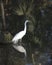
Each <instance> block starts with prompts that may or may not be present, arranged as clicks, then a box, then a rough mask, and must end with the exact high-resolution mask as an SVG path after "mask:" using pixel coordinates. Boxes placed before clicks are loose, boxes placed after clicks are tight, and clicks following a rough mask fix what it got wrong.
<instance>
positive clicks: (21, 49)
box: [13, 45, 26, 56]
mask: <svg viewBox="0 0 52 65" xmlns="http://www.w3.org/2000/svg"><path fill="white" fill-rule="evenodd" d="M13 47H14V48H15V49H16V50H17V51H19V52H21V53H24V54H25V56H26V50H25V48H24V47H23V46H21V45H19V46H16V45H13Z"/></svg>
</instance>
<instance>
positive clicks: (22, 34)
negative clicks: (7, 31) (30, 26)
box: [12, 20, 29, 44]
mask: <svg viewBox="0 0 52 65" xmlns="http://www.w3.org/2000/svg"><path fill="white" fill-rule="evenodd" d="M27 22H29V21H28V20H26V21H25V24H24V26H25V27H24V30H23V31H20V32H19V33H17V34H16V35H15V36H14V38H13V39H12V42H13V43H14V44H16V43H18V40H20V39H22V38H23V36H24V35H25V34H26V24H27Z"/></svg>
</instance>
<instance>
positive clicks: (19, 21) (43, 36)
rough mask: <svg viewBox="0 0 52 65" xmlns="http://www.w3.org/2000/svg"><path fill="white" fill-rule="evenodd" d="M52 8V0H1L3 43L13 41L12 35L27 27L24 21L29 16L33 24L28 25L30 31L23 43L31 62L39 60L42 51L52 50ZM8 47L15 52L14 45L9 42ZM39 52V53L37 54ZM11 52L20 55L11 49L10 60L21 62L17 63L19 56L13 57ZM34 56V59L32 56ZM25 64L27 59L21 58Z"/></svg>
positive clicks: (1, 33)
mask: <svg viewBox="0 0 52 65" xmlns="http://www.w3.org/2000/svg"><path fill="white" fill-rule="evenodd" d="M51 8H52V2H51V1H48V0H1V1H0V42H2V41H3V40H4V42H6V41H7V42H8V41H11V39H12V37H13V36H14V35H15V34H16V33H17V32H19V31H21V30H22V29H23V28H24V21H25V20H26V19H29V20H30V23H29V24H28V25H27V26H28V27H27V29H28V30H27V34H26V35H25V36H24V38H23V40H22V43H23V45H24V47H25V48H26V50H27V54H28V58H27V59H28V62H32V61H33V60H35V61H37V60H36V59H37V58H38V57H39V56H40V55H41V54H42V53H43V52H44V53H45V52H47V53H52V52H51V50H52V49H51V48H52V10H51ZM7 47H8V48H10V49H12V51H13V50H14V49H13V48H11V47H12V45H9V46H8V45H7ZM3 50H4V49H3ZM14 52H15V54H14ZM36 52H38V53H37V54H36ZM3 53H4V52H3ZM12 54H14V55H16V54H17V55H18V53H16V51H13V53H11V52H9V55H8V58H9V59H8V61H9V62H8V61H7V62H8V63H9V64H11V65H17V64H18V65H21V64H20V63H18V62H17V60H18V58H17V60H16V57H15V58H14V56H13V57H12ZM33 54H34V56H33ZM17 55H16V56H17ZM49 55H50V54H49ZM22 56H23V55H22ZM45 56H46V55H45ZM51 56H52V55H51ZM33 57H35V58H34V59H33ZM11 59H12V60H11ZM30 59H31V60H30ZM32 59H33V60H32ZM15 60H16V61H15ZM10 61H11V62H10ZM19 62H20V59H19ZM8 63H7V64H8ZM12 63H13V64H12ZM15 63H16V64H15ZM23 63H24V62H23V61H22V65H23ZM33 63H34V61H33ZM9 64H8V65H9Z"/></svg>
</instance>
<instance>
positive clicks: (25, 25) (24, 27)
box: [24, 23, 26, 32]
mask: <svg viewBox="0 0 52 65" xmlns="http://www.w3.org/2000/svg"><path fill="white" fill-rule="evenodd" d="M24 32H26V23H25V24H24Z"/></svg>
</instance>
